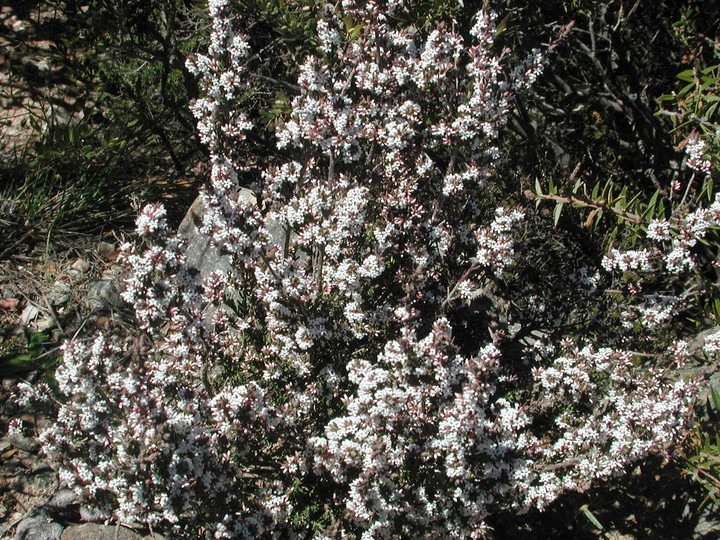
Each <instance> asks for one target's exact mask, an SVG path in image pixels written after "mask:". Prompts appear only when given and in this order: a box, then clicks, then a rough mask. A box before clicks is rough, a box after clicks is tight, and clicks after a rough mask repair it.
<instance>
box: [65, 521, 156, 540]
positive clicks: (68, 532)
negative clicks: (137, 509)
mask: <svg viewBox="0 0 720 540" xmlns="http://www.w3.org/2000/svg"><path fill="white" fill-rule="evenodd" d="M61 538H62V540H142V538H143V537H142V536H140V535H139V534H138V533H136V532H134V531H132V530H130V529H127V528H125V527H120V526H118V525H100V524H98V523H83V524H82V525H72V526H70V527H68V528H67V529H65V531H64V532H63V533H62V537H61Z"/></svg>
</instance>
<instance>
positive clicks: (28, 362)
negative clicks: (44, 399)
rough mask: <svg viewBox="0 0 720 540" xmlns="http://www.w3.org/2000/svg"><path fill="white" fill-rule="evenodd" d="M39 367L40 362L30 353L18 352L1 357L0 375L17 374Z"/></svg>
mask: <svg viewBox="0 0 720 540" xmlns="http://www.w3.org/2000/svg"><path fill="white" fill-rule="evenodd" d="M37 368H38V363H37V361H36V360H35V358H33V357H32V356H31V355H29V354H18V355H15V356H13V357H7V356H6V357H4V358H1V359H0V376H3V377H4V376H7V375H15V374H16V373H22V372H24V371H32V370H33V369H37Z"/></svg>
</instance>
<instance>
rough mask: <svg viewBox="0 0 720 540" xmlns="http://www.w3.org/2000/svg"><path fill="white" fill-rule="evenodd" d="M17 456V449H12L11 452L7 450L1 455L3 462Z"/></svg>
mask: <svg viewBox="0 0 720 540" xmlns="http://www.w3.org/2000/svg"><path fill="white" fill-rule="evenodd" d="M15 454H17V448H11V449H10V450H6V451H5V452H3V453H2V454H0V459H2V460H6V459H10V458H11V457H13V456H14V455H15Z"/></svg>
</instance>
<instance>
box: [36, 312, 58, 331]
mask: <svg viewBox="0 0 720 540" xmlns="http://www.w3.org/2000/svg"><path fill="white" fill-rule="evenodd" d="M35 326H36V330H37V331H38V332H45V331H47V330H51V329H53V328H55V319H53V318H52V317H51V316H49V315H48V316H47V317H43V318H42V319H40V320H39V321H38V322H37V324H36V325H35Z"/></svg>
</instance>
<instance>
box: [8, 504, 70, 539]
mask: <svg viewBox="0 0 720 540" xmlns="http://www.w3.org/2000/svg"><path fill="white" fill-rule="evenodd" d="M63 528H64V527H63V526H62V525H61V524H60V523H54V522H52V521H51V517H50V515H49V514H48V513H47V511H46V510H45V509H43V508H37V509H35V510H33V511H32V512H30V514H28V516H27V517H26V518H25V519H23V520H22V521H21V522H20V525H18V528H17V529H16V531H15V540H60V538H61V535H62V533H63Z"/></svg>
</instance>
